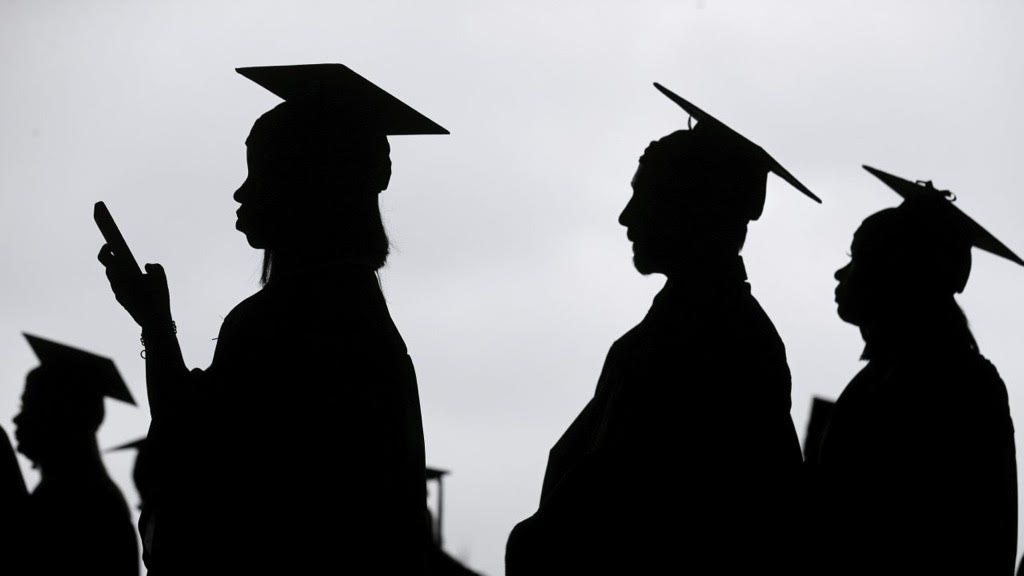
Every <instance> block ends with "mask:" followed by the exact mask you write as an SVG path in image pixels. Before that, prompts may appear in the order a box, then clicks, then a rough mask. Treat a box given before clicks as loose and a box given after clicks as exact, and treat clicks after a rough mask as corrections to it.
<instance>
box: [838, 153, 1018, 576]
mask: <svg viewBox="0 0 1024 576" xmlns="http://www.w3.org/2000/svg"><path fill="white" fill-rule="evenodd" d="M865 168H866V169H867V170H868V171H870V172H871V173H872V174H874V175H875V176H877V177H878V178H880V179H881V180H882V181H883V182H885V183H886V184H887V185H888V186H890V187H891V188H892V189H894V190H895V191H896V192H897V193H899V194H900V196H902V197H903V203H902V204H900V206H899V207H897V208H889V209H886V210H882V211H881V212H878V213H876V214H873V215H872V216H869V217H868V218H867V219H866V220H864V222H863V224H861V226H860V228H859V229H858V230H857V232H856V233H855V234H854V237H853V244H852V248H851V259H850V262H849V264H847V265H846V266H844V267H843V268H841V269H840V270H838V271H837V272H836V274H835V277H836V280H838V281H839V284H838V286H837V288H836V302H837V304H838V312H839V317H840V318H842V319H843V320H845V321H847V322H849V323H851V324H854V325H856V326H857V327H859V328H860V331H861V335H862V336H863V337H864V343H865V348H864V354H863V358H864V359H866V360H868V363H867V365H866V366H865V367H864V369H863V370H861V372H860V373H859V374H857V376H856V377H855V378H854V379H853V380H852V381H851V382H850V383H849V384H848V385H847V387H846V389H845V390H844V391H843V393H842V395H841V396H840V397H839V399H838V401H837V402H836V405H835V408H834V411H833V414H832V418H831V421H830V423H829V425H828V427H827V429H826V431H825V435H824V439H823V442H822V445H821V453H820V465H819V470H818V472H819V475H820V478H821V485H820V486H819V487H818V489H819V491H820V494H821V502H822V504H821V506H820V507H819V508H818V509H819V511H822V512H823V513H824V514H825V524H826V525H827V526H828V530H823V531H821V536H822V538H821V542H822V551H823V553H824V556H825V557H824V560H823V564H822V567H823V569H825V570H827V572H824V573H833V574H882V575H885V574H972V575H988V574H1011V573H1012V572H1013V569H1014V561H1015V557H1016V543H1017V528H1016V524H1017V468H1016V460H1015V452H1014V439H1013V423H1012V421H1011V420H1010V412H1009V406H1008V404H1007V394H1006V387H1005V386H1004V385H1003V382H1002V380H1001V379H1000V378H999V374H998V373H997V372H996V369H995V367H994V366H992V364H991V363H989V361H988V360H986V359H985V358H984V357H983V356H982V355H981V353H980V352H979V350H978V345H977V343H976V342H975V340H974V336H973V335H972V334H971V331H970V329H969V328H968V325H967V319H966V318H965V317H964V314H963V312H962V311H961V310H960V308H959V306H958V305H957V303H956V300H955V298H954V295H955V294H957V293H959V292H962V291H963V289H964V287H965V286H966V284H967V278H968V276H969V274H970V269H971V248H972V247H977V248H981V249H983V250H987V251H989V252H992V253H994V254H997V255H999V256H1002V257H1004V258H1007V259H1009V260H1011V261H1013V262H1016V263H1017V264H1024V262H1022V261H1021V260H1020V258H1018V257H1017V256H1016V255H1015V254H1014V253H1013V252H1011V251H1010V250H1009V249H1008V248H1007V247H1006V246H1005V245H1003V244H1002V243H1001V242H999V241H998V240H996V239H995V238H994V237H993V236H992V235H991V234H989V233H988V232H986V231H985V230H984V229H983V228H981V226H979V225H978V224H977V223H976V222H974V221H973V220H971V219H970V218H969V217H967V216H966V215H965V214H964V213H963V212H961V211H960V210H959V209H957V208H956V207H955V206H954V205H953V204H952V202H951V201H950V199H952V195H951V194H949V193H948V192H945V191H940V190H936V189H935V188H934V187H933V186H932V184H931V182H928V183H922V182H910V181H907V180H903V179H901V178H897V177H895V176H892V175H890V174H886V173H885V172H882V171H880V170H875V169H873V168H869V167H866V166H865Z"/></svg>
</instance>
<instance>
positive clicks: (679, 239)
mask: <svg viewBox="0 0 1024 576" xmlns="http://www.w3.org/2000/svg"><path fill="white" fill-rule="evenodd" d="M683 134H686V132H683ZM652 146H653V145H652ZM666 164H667V162H666V161H665V160H663V159H662V158H661V156H659V155H655V154H651V153H648V154H645V157H644V158H641V160H640V165H639V166H638V168H637V171H636V173H635V174H634V176H633V180H632V182H631V186H632V190H633V193H632V196H631V197H630V199H629V201H628V202H627V204H626V206H625V208H623V210H622V213H621V214H619V224H621V225H622V226H625V228H626V237H627V238H628V239H629V240H630V242H632V244H633V265H634V266H635V267H636V269H637V271H638V272H640V273H641V274H645V275H646V274H664V275H665V276H667V277H669V278H670V279H674V278H678V279H680V280H686V279H690V280H692V279H694V278H695V277H698V276H700V275H701V274H703V273H704V272H705V271H707V270H708V269H714V268H716V267H721V266H722V265H731V264H732V263H733V262H734V261H735V260H736V257H737V256H738V255H739V253H740V250H741V249H742V248H743V244H744V242H745V241H746V237H747V220H746V218H744V217H743V216H741V215H737V214H736V213H735V212H733V211H730V210H729V209H728V208H727V207H725V206H720V207H715V206H713V205H709V204H711V203H709V202H706V201H703V200H702V197H704V196H706V195H709V194H711V195H713V194H714V193H715V190H714V189H713V188H711V189H705V188H702V183H704V182H703V179H702V178H699V175H700V174H701V172H700V169H699V167H698V166H695V167H693V170H692V172H691V176H690V177H686V176H683V177H680V175H679V174H678V171H679V165H680V164H682V165H683V166H684V167H685V165H686V164H687V159H686V156H685V153H684V154H683V155H682V157H680V156H679V155H673V156H672V159H671V164H669V165H668V166H667V165H666ZM669 166H671V169H669ZM683 170H685V168H683Z"/></svg>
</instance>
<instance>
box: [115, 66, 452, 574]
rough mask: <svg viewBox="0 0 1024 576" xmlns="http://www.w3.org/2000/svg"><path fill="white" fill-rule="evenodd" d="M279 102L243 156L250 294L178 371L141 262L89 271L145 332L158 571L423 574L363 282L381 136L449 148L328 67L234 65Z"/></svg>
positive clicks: (382, 319) (400, 433) (391, 329)
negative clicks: (195, 365) (97, 273)
mask: <svg viewBox="0 0 1024 576" xmlns="http://www.w3.org/2000/svg"><path fill="white" fill-rule="evenodd" d="M238 72H239V73H240V74H242V75H243V76H245V77H246V78H249V79H250V80H252V81H254V82H256V83H257V84H259V85H260V86H262V87H264V88H266V89H268V90H270V91H271V92H273V93H275V94H277V95H278V96H280V97H282V98H283V99H284V100H285V101H284V102H283V103H281V104H279V105H278V106H277V107H275V108H274V109H272V110H270V111H269V112H267V113H266V114H264V115H263V116H261V117H260V118H259V119H258V120H257V121H256V123H255V125H254V126H253V128H252V131H251V132H250V134H249V137H248V139H247V140H246V147H247V161H248V167H249V173H248V176H247V178H246V179H245V181H244V182H243V183H242V185H241V187H239V189H238V190H237V191H236V192H235V195H234V198H235V200H236V201H237V202H238V203H239V204H240V206H239V208H238V211H237V215H238V220H237V223H236V227H237V228H238V230H239V231H241V232H242V233H243V234H245V237H246V239H247V240H248V242H249V244H250V245H251V246H252V247H254V248H259V249H263V250H264V270H263V272H264V274H263V280H264V287H263V289H262V290H260V291H259V292H258V293H256V294H255V295H253V296H251V297H250V298H248V299H246V300H245V301H243V302H242V303H240V304H239V305H238V306H236V307H235V309H234V310H232V311H231V313H230V314H228V316H227V317H226V318H225V319H224V323H223V325H222V327H221V330H220V335H219V338H218V339H217V347H216V351H215V353H214V358H213V362H212V364H211V365H210V367H209V368H208V369H207V370H205V371H192V372H191V373H189V372H188V371H187V369H186V368H185V364H184V362H183V361H182V358H181V351H180V348H179V346H178V342H177V337H176V336H175V331H174V327H173V323H172V322H171V316H170V308H169V304H168V298H167V288H166V279H165V278H164V275H163V270H162V269H161V268H160V267H159V266H157V265H149V266H147V267H146V270H147V271H148V273H147V274H146V275H145V276H144V277H143V278H142V279H141V280H139V279H138V277H136V276H133V275H132V274H131V270H130V267H129V266H127V265H126V264H125V262H124V261H123V259H119V258H118V254H116V253H114V252H112V251H111V250H110V247H109V246H105V247H104V249H103V250H102V251H101V254H100V260H101V261H102V262H103V263H104V264H105V266H106V267H107V273H108V277H109V278H110V280H111V286H112V287H113V289H114V292H115V295H116V296H117V298H118V300H119V301H120V302H121V303H122V304H123V305H124V306H125V308H126V309H127V310H128V311H129V312H130V313H131V314H132V316H133V317H134V318H135V319H136V321H137V322H138V323H139V324H140V326H141V327H142V333H143V337H144V340H145V346H146V369H147V380H148V382H147V384H148V390H149V395H150V407H151V410H152V415H153V421H152V425H151V429H150V433H149V436H148V439H149V440H148V442H149V445H148V446H147V449H148V450H150V454H149V455H150V456H151V457H152V459H153V466H154V470H155V472H154V478H155V482H156V486H155V490H156V494H157V498H158V500H156V501H154V502H153V503H152V504H150V503H147V506H150V505H152V506H154V509H155V510H154V511H155V514H156V534H155V538H154V541H153V547H152V558H151V560H152V564H151V565H152V566H155V567H156V568H158V569H159V570H160V572H161V573H174V574H184V573H189V574H195V573H217V574H224V573H239V574H245V573H295V574H301V573H320V572H325V571H326V572H344V571H346V570H363V571H372V572H376V573H381V574H416V573H419V572H421V571H422V569H423V566H424V558H425V552H426V548H425V546H426V545H427V543H429V525H428V520H427V518H426V513H425V506H424V498H425V486H424V468H425V467H424V460H423V451H424V448H423V432H422V424H421V421H420V409H419V399H418V394H417V389H416V378H415V375H414V372H413V366H412V362H411V360H410V358H409V356H408V354H407V353H406V347H405V344H404V342H403V341H402V338H401V336H400V335H399V333H398V330H397V329H396V328H395V325H394V323H393V322H392V320H391V316H390V314H389V313H388V308H387V305H386V303H385V300H384V296H383V294H382V293H381V290H380V287H379V285H378V281H377V277H376V271H377V270H378V269H379V268H381V267H382V266H383V265H384V262H385V260H386V258H387V254H388V239H387V236H386V235H385V232H384V227H383V224H382V222H381V216H380V210H379V206H378V194H380V192H381V191H383V190H384V189H386V188H387V186H388V182H389V180H390V176H391V160H390V157H389V150H390V148H389V144H388V136H389V135H400V134H446V133H447V132H446V131H445V130H444V129H443V128H441V127H440V126H438V125H437V124H435V123H434V122H432V121H431V120H429V119H428V118H426V117H424V116H423V115H422V114H420V113H419V112H416V111H415V110H413V109H412V108H410V107H409V106H407V105H405V104H404V103H402V102H401V101H399V100H398V99H396V98H395V97H393V96H391V95H390V94H388V93H387V92H384V91H383V90H381V89H380V88H378V87H377V86H375V85H374V84H372V83H370V82H369V81H368V80H366V79H364V78H362V77H361V76H359V75H358V74H356V73H355V72H353V71H352V70H350V69H348V68H347V67H345V66H342V65H340V64H317V65H302V66H269V67H259V68H240V69H238Z"/></svg>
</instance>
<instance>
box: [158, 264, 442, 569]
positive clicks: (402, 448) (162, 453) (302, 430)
mask: <svg viewBox="0 0 1024 576" xmlns="http://www.w3.org/2000/svg"><path fill="white" fill-rule="evenodd" d="M334 266H335V267H334V268H332V269H327V268H325V269H322V270H319V271H316V272H308V273H305V274H303V275H301V276H285V277H279V278H276V279H274V280H272V281H271V282H270V283H269V284H268V285H267V286H265V287H264V288H263V289H262V290H261V291H260V292H258V293H257V294H255V295H253V296H252V297H250V298H248V299H247V300H245V301H243V302H242V303H241V304H239V305H238V306H237V307H235V309H234V310H232V311H231V313H230V314H229V315H228V316H227V317H226V318H225V319H224V323H223V325H222V327H221V331H220V335H219V337H218V340H217V347H216V351H215V353H214V359H213V362H212V364H211V365H210V367H209V368H208V369H207V370H205V371H198V370H197V371H193V372H192V373H191V374H190V375H189V377H188V378H187V379H186V381H183V382H181V383H180V387H181V388H180V390H179V391H178V393H176V394H175V395H174V399H173V402H172V403H171V405H170V406H168V407H166V408H167V409H166V410H165V411H163V413H162V416H161V417H160V418H159V419H157V418H156V417H154V421H153V424H152V428H151V431H150V436H149V440H150V441H151V443H152V448H153V457H152V460H153V462H154V465H155V466H157V474H156V478H155V483H156V487H155V488H156V491H155V492H156V493H155V496H154V502H153V509H152V510H151V513H152V514H153V520H152V524H153V529H152V534H151V538H152V548H151V550H150V551H149V552H150V555H149V556H150V558H151V560H152V565H151V566H153V567H155V568H156V570H157V571H159V573H160V574H170V573H173V574H183V573H189V574H195V573H221V574H223V573H239V574H244V573H297V574H301V573H303V572H308V573H322V572H323V571H324V570H330V572H331V573H337V574H346V573H360V572H359V571H360V570H365V569H366V567H367V566H370V565H372V566H375V567H376V568H375V569H376V570H378V571H380V573H393V574H417V573H419V572H420V571H421V570H422V567H423V562H424V554H425V545H426V543H427V542H429V524H428V520H427V517H426V514H425V512H426V507H425V497H426V492H425V490H426V488H425V480H424V479H425V469H424V455H423V452H424V447H423V430H422V423H421V420H420V409H419V398H418V393H417V388H416V378H415V374H414V371H413V365H412V362H411V360H410V358H409V356H408V354H407V352H406V347H405V344H404V342H403V341H402V338H401V336H400V335H399V333H398V330H397V329H396V328H395V325H394V323H393V322H392V320H391V317H390V315H389V313H388V309H387V305H386V303H385V301H384V297H383V295H382V293H381V291H380V289H379V287H378V285H377V279H376V276H375V275H374V274H373V273H372V272H365V271H351V270H346V269H344V268H343V267H341V266H338V265H334ZM147 506H148V504H147Z"/></svg>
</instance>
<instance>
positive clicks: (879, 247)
mask: <svg viewBox="0 0 1024 576" xmlns="http://www.w3.org/2000/svg"><path fill="white" fill-rule="evenodd" d="M971 245H972V244H971V237H970V235H969V234H968V231H967V230H965V229H964V227H963V226H961V225H960V222H959V218H958V217H957V214H956V213H955V212H954V211H953V209H952V206H951V205H950V203H949V202H948V201H946V200H944V199H942V198H938V197H934V198H918V199H909V200H906V201H904V202H903V204H901V205H900V206H899V207H898V208H889V209H886V210H882V211H881V212H878V213H876V214H873V215H871V216H869V217H868V218H867V219H865V220H864V223H863V224H861V226H860V228H859V229H858V230H857V232H856V233H855V234H854V236H853V244H852V246H851V249H850V262H849V263H848V264H847V265H846V266H844V267H842V268H840V269H839V270H837V271H836V274H835V277H836V280H838V281H839V285H838V286H837V287H836V303H837V305H838V312H839V317H840V318H842V319H843V320H846V321H847V322H850V323H851V324H855V325H858V326H862V325H869V326H870V325H873V324H878V323H879V322H880V321H881V320H884V319H887V318H894V317H902V316H905V315H906V314H907V313H926V311H927V310H929V309H934V308H936V307H941V306H946V305H948V304H949V303H951V302H952V301H953V295H954V294H957V293H960V292H962V291H963V289H964V287H965V286H966V285H967V279H968V277H969V276H970V273H971Z"/></svg>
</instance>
